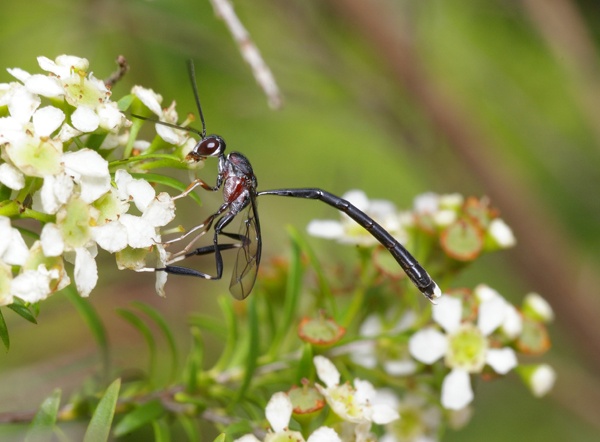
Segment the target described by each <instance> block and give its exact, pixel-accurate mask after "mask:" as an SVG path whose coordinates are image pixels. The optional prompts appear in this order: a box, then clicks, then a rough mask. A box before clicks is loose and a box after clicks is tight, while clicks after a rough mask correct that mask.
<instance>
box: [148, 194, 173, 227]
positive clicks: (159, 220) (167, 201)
mask: <svg viewBox="0 0 600 442" xmlns="http://www.w3.org/2000/svg"><path fill="white" fill-rule="evenodd" d="M142 218H144V220H145V221H146V222H148V223H149V224H151V225H153V226H155V227H162V226H166V225H167V224H169V223H170V222H171V221H173V219H174V218H175V202H174V201H173V199H172V198H171V196H170V195H169V194H168V193H166V192H161V193H159V194H158V195H157V196H156V198H154V199H153V200H152V201H151V202H150V204H149V205H148V207H147V208H146V211H145V212H144V213H143V214H142Z"/></svg>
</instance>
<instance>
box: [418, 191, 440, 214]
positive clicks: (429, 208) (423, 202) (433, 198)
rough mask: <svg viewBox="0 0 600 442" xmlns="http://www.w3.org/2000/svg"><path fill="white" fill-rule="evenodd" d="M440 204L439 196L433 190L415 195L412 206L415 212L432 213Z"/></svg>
mask: <svg viewBox="0 0 600 442" xmlns="http://www.w3.org/2000/svg"><path fill="white" fill-rule="evenodd" d="M439 204H440V196H439V195H438V194H437V193H434V192H426V193H422V194H421V195H417V197H416V198H415V200H414V202H413V207H414V210H415V212H416V213H420V214H432V213H435V212H437V210H438V207H439Z"/></svg>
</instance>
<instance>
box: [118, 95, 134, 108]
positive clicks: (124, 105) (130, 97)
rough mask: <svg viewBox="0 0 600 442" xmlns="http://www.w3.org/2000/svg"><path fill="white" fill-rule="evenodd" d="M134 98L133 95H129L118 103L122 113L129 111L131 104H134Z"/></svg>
mask: <svg viewBox="0 0 600 442" xmlns="http://www.w3.org/2000/svg"><path fill="white" fill-rule="evenodd" d="M133 97H134V96H133V94H129V95H125V96H124V97H121V99H120V100H119V101H117V106H118V107H119V110H120V111H121V112H125V111H126V110H127V109H129V106H131V103H132V102H133Z"/></svg>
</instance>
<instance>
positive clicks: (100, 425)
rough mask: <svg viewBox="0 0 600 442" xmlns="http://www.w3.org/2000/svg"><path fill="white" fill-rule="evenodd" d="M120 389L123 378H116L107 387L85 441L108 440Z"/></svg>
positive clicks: (93, 416) (86, 433)
mask: <svg viewBox="0 0 600 442" xmlns="http://www.w3.org/2000/svg"><path fill="white" fill-rule="evenodd" d="M120 389H121V379H116V380H115V381H113V383H112V384H110V386H109V387H108V388H107V389H106V392H105V393H104V395H103V396H102V399H100V402H98V406H97V407H96V410H95V411H94V414H93V415H92V419H91V420H90V424H89V425H88V427H87V430H86V431H85V436H84V438H83V441H84V442H104V441H106V440H108V436H109V434H110V427H111V425H112V421H113V417H114V415H115V407H116V405H117V399H119V390H120Z"/></svg>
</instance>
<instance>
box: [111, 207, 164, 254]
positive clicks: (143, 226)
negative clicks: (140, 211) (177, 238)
mask: <svg viewBox="0 0 600 442" xmlns="http://www.w3.org/2000/svg"><path fill="white" fill-rule="evenodd" d="M119 221H120V222H121V223H122V224H123V225H124V226H125V228H126V229H127V243H128V244H129V246H130V247H132V248H134V249H141V248H145V247H151V246H153V245H154V244H156V243H158V242H159V241H160V238H159V236H158V235H157V233H156V228H155V227H154V226H152V225H151V224H149V223H147V222H146V221H145V220H143V219H142V218H141V217H139V216H134V215H129V214H128V213H125V214H123V215H121V217H120V218H119Z"/></svg>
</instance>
